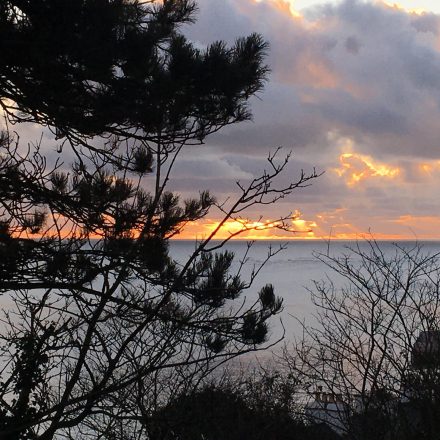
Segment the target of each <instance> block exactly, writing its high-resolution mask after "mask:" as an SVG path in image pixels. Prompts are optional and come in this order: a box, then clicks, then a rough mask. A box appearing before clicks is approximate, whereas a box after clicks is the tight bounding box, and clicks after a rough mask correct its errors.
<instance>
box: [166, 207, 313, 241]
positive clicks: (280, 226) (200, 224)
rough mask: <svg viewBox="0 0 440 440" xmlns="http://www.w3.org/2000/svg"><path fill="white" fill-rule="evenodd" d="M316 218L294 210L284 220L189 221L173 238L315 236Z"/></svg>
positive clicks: (274, 238) (289, 238) (266, 238)
mask: <svg viewBox="0 0 440 440" xmlns="http://www.w3.org/2000/svg"><path fill="white" fill-rule="evenodd" d="M316 227H317V224H316V222H315V221H311V220H305V219H303V218H301V213H300V212H299V211H295V212H294V214H293V215H292V216H291V218H289V219H286V220H271V219H268V220H259V221H250V220H247V219H235V220H228V221H226V222H221V221H219V220H216V219H206V220H203V221H197V222H190V223H188V224H187V225H186V227H185V228H184V230H183V231H182V232H181V233H180V234H179V236H176V237H174V238H178V239H185V240H186V239H193V238H197V239H203V238H207V237H209V236H211V235H212V234H213V233H215V234H214V235H213V237H212V238H213V239H218V240H224V239H229V238H232V239H242V240H291V239H295V238H300V239H304V238H316V236H315V233H314V228H316Z"/></svg>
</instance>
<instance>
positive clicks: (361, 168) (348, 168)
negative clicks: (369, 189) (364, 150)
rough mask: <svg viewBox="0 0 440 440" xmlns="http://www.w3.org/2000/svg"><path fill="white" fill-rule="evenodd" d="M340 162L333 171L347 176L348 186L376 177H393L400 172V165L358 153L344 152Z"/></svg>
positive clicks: (340, 175)
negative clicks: (392, 164) (389, 163)
mask: <svg viewBox="0 0 440 440" xmlns="http://www.w3.org/2000/svg"><path fill="white" fill-rule="evenodd" d="M339 162H340V167H339V168H334V169H333V171H334V172H335V173H336V174H337V175H338V176H339V177H343V178H345V182H346V183H347V185H348V186H353V185H355V184H357V183H359V182H360V181H361V180H365V179H369V178H374V177H385V178H389V179H393V178H395V177H396V176H398V175H399V173H400V169H399V168H398V167H393V166H389V165H387V164H384V163H379V162H376V161H374V160H373V159H372V158H371V157H370V156H365V155H362V154H357V153H343V154H341V156H340V157H339Z"/></svg>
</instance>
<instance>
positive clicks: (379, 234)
mask: <svg viewBox="0 0 440 440" xmlns="http://www.w3.org/2000/svg"><path fill="white" fill-rule="evenodd" d="M198 5H199V11H198V14H197V21H196V23H195V24H191V25H188V26H185V27H184V28H183V29H182V31H183V32H184V33H185V35H186V36H187V37H188V38H189V39H190V40H191V41H193V42H194V44H195V45H196V46H198V47H201V48H203V47H206V46H207V45H208V44H209V43H211V42H213V41H216V40H225V41H226V42H227V43H229V44H233V43H234V41H235V40H236V38H238V37H241V36H246V35H249V34H251V33H253V32H258V33H260V34H261V35H262V36H263V37H264V38H265V39H266V40H267V41H268V42H269V44H270V50H269V52H268V57H267V63H268V64H269V66H270V69H271V73H270V76H269V80H268V82H267V84H266V86H265V88H264V90H263V91H262V92H260V93H259V94H258V96H256V97H254V98H252V99H251V101H250V106H251V109H252V112H253V120H252V121H250V122H246V123H241V124H237V125H234V126H231V127H228V128H225V129H223V130H221V131H220V132H219V133H217V134H215V135H212V136H210V137H208V138H207V139H206V142H205V145H202V146H194V147H188V148H187V149H186V150H185V151H184V152H183V154H182V155H181V156H180V158H179V160H178V161H177V162H176V167H175V169H174V173H173V175H172V179H171V184H170V189H171V190H174V191H177V192H179V193H181V195H182V198H187V197H193V196H194V195H197V193H198V192H199V191H201V190H205V189H209V190H210V191H211V192H212V193H213V194H214V195H216V196H217V199H218V200H219V201H220V202H225V203H226V205H225V206H227V204H228V203H232V201H233V200H234V198H236V197H237V196H238V195H239V190H238V187H237V184H236V182H237V181H239V182H241V184H242V185H244V184H246V182H249V181H251V180H252V179H253V178H255V177H256V176H259V175H261V173H262V172H263V171H264V169H265V168H267V157H268V154H270V153H271V152H272V153H273V152H274V151H275V150H276V149H277V148H278V147H282V150H281V151H280V152H279V156H280V160H281V159H282V156H283V155H285V154H288V153H289V152H292V156H291V160H290V162H289V165H288V167H287V169H286V170H285V173H284V175H283V176H282V177H281V179H280V180H281V182H280V183H281V184H283V183H284V184H286V183H288V182H290V181H295V180H296V179H297V178H298V176H299V175H300V172H301V170H304V172H305V173H310V172H312V171H313V169H316V171H317V172H318V173H323V174H322V175H321V176H320V177H319V178H317V179H315V180H314V181H313V182H312V185H311V186H308V187H306V188H301V189H298V190H296V191H295V192H294V193H293V194H292V195H291V196H289V197H286V198H284V199H282V200H279V201H278V202H277V203H276V204H273V205H266V206H253V207H251V208H250V209H249V210H248V211H247V212H246V213H244V214H243V217H242V219H241V221H240V222H234V221H231V222H228V223H227V224H226V226H225V227H224V228H223V229H222V230H221V234H220V236H219V237H227V236H229V234H230V233H234V232H236V231H237V230H239V229H240V228H242V223H243V222H244V223H247V224H248V225H249V226H250V227H253V228H254V229H255V230H254V231H253V232H250V233H247V234H244V235H242V236H241V238H245V239H253V238H262V239H273V238H278V239H283V240H285V239H298V238H299V239H304V238H307V239H319V238H323V239H327V238H328V237H331V238H339V239H357V238H361V237H363V236H365V235H367V236H368V235H369V234H372V235H373V236H374V237H375V238H377V239H390V240H397V239H419V240H432V239H434V240H439V239H440V194H439V193H440V191H439V190H440V1H438V0H435V1H434V0H400V3H395V2H392V1H388V2H384V1H380V0H377V1H376V0H340V1H330V2H323V1H322V0H295V1H293V0H198ZM26 130H27V133H26V136H25V138H27V139H32V138H33V139H38V138H39V137H40V135H41V133H40V130H41V129H40V127H38V126H35V127H33V128H32V129H29V128H27V129H26ZM48 145H49V144H48ZM50 146H52V143H50ZM280 217H287V218H288V221H287V222H288V226H289V228H290V229H291V230H290V231H283V230H280V229H277V228H275V229H270V228H269V229H267V226H268V225H275V226H276V225H277V222H276V220H277V219H278V218H280ZM220 218H221V213H220V212H219V211H218V210H217V211H216V210H215V209H213V210H212V211H210V213H209V215H208V216H207V218H206V219H205V220H204V221H200V222H197V223H192V224H190V225H188V226H187V228H186V229H185V231H184V232H183V233H182V234H180V236H179V238H184V239H187V238H194V237H197V238H202V237H203V236H206V235H207V234H209V233H210V232H211V231H212V230H213V229H214V228H215V227H216V226H217V225H218V222H219V219H220ZM219 237H218V238H219Z"/></svg>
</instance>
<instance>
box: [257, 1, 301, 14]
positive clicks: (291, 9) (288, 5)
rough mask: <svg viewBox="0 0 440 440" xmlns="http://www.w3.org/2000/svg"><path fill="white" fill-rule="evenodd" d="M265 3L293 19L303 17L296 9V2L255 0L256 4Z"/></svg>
mask: <svg viewBox="0 0 440 440" xmlns="http://www.w3.org/2000/svg"><path fill="white" fill-rule="evenodd" d="M263 1H265V2H268V3H270V4H271V5H272V6H273V7H274V8H275V9H278V10H279V11H281V12H282V13H283V14H285V15H290V16H292V17H293V18H302V15H301V14H300V13H299V12H298V11H297V10H296V9H295V6H294V3H295V1H294V0H254V2H255V3H261V2H263Z"/></svg>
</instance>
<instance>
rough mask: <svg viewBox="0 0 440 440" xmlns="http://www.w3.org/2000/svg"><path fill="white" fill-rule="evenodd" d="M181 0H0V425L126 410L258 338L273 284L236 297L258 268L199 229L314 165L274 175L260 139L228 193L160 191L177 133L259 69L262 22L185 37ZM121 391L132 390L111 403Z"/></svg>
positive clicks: (258, 83) (3, 428) (213, 113)
mask: <svg viewBox="0 0 440 440" xmlns="http://www.w3.org/2000/svg"><path fill="white" fill-rule="evenodd" d="M194 10H195V5H194V3H193V2H191V1H186V0H164V1H163V2H160V3H159V2H152V1H144V2H137V1H128V0H126V1H125V0H118V1H116V0H115V1H110V0H76V1H62V2H60V1H55V0H32V1H31V0H27V1H26V0H17V1H4V2H2V3H1V5H0V45H1V49H2V53H3V56H2V61H1V62H0V97H1V100H0V102H1V105H2V108H3V110H4V112H5V115H6V121H7V122H6V129H5V131H4V132H3V133H2V135H1V137H0V148H1V150H0V206H1V208H0V291H1V292H2V293H3V299H4V301H6V302H7V304H8V305H7V307H5V310H7V311H5V314H4V317H3V319H2V330H1V340H2V343H1V347H0V353H1V357H2V361H1V363H0V365H1V382H0V438H7V439H12V438H14V439H15V438H17V439H40V440H49V439H52V438H54V437H59V436H61V435H63V436H67V437H71V438H72V437H75V436H77V438H78V435H79V436H80V437H81V438H83V437H86V436H88V437H91V438H93V435H94V433H93V432H91V431H90V430H88V426H90V425H89V424H88V421H89V420H90V419H91V418H92V419H93V420H96V419H101V420H105V419H106V418H107V417H110V418H112V419H113V420H118V421H121V420H124V418H125V417H130V418H132V419H136V417H138V416H139V415H138V413H139V412H140V411H142V410H143V409H144V408H146V407H147V408H148V405H147V406H145V405H144V403H145V399H147V398H150V397H151V399H152V400H153V401H154V400H155V399H157V396H156V395H155V389H156V388H155V387H157V386H158V384H159V383H160V382H159V378H160V377H166V376H167V375H168V374H170V372H179V374H181V375H182V376H183V377H187V376H186V375H187V374H188V375H189V376H188V377H191V375H192V374H193V372H194V371H195V370H196V371H210V370H211V369H212V368H214V367H215V366H216V365H218V364H219V363H221V362H223V361H225V360H227V359H230V358H231V357H233V356H236V355H238V354H240V353H243V352H246V351H249V350H255V349H257V348H258V347H259V346H261V344H263V343H264V342H265V341H267V324H266V321H267V320H268V319H269V318H270V317H271V316H273V315H275V314H277V313H278V312H279V311H280V309H281V306H282V303H281V300H280V299H279V298H277V297H276V296H275V293H274V290H273V287H272V286H270V285H268V286H264V287H262V289H261V290H260V293H259V297H258V298H257V299H256V300H255V302H254V303H249V302H248V303H243V301H239V302H237V301H234V300H237V299H238V298H239V297H240V295H241V294H242V292H243V291H244V290H245V289H246V288H248V287H249V286H250V285H251V283H252V282H253V280H254V278H255V276H256V274H257V273H258V270H259V268H258V267H257V268H255V270H254V271H253V273H252V275H251V276H250V278H249V279H247V280H243V279H242V278H241V276H240V271H241V268H242V265H238V269H237V270H235V271H233V270H231V268H232V263H233V255H232V254H231V253H230V252H227V251H223V252H216V251H220V250H221V247H222V246H223V244H224V243H225V242H226V241H227V240H224V241H221V242H213V241H212V240H213V239H214V238H215V237H216V234H217V233H218V231H219V230H220V228H221V227H222V225H224V224H225V222H227V221H228V220H229V219H236V220H238V221H240V222H242V224H243V229H242V231H244V230H247V229H249V228H251V227H252V226H247V223H246V221H245V219H244V217H243V212H244V210H245V209H246V208H248V207H250V206H252V205H255V204H268V203H273V202H274V201H276V200H278V199H280V198H283V197H285V196H287V195H288V194H290V193H291V192H292V191H293V190H294V189H296V188H299V187H302V186H304V185H307V184H308V181H309V180H310V179H312V178H313V177H315V176H316V174H315V173H314V172H313V173H312V174H311V175H305V174H304V173H301V174H300V175H299V176H298V179H297V180H296V181H294V182H292V183H289V184H287V185H281V186H280V185H277V184H276V178H277V177H278V176H279V175H280V173H282V171H283V170H284V168H285V167H286V164H287V161H288V158H286V159H285V160H281V161H279V160H278V159H277V157H276V155H271V156H269V157H268V166H267V169H266V170H264V171H263V172H262V174H261V176H258V177H255V178H254V179H253V180H251V181H250V182H248V184H244V183H239V191H240V193H239V194H238V196H237V198H236V199H235V200H231V201H230V202H229V203H226V204H225V203H218V202H217V201H216V199H215V197H213V196H212V195H211V194H210V193H209V192H208V191H203V190H202V191H200V193H199V194H198V195H197V196H196V197H194V198H192V199H187V200H181V197H180V196H179V194H175V193H172V192H170V191H168V189H167V188H168V183H169V181H170V179H171V178H172V170H173V166H174V164H175V163H176V160H178V157H179V154H180V153H181V152H182V151H184V149H185V148H186V147H187V146H188V145H191V144H198V143H201V142H202V141H203V139H204V138H205V137H206V136H207V135H208V134H209V133H212V132H214V131H216V130H218V129H220V128H222V127H224V126H226V125H228V124H232V123H236V122H239V121H242V120H246V119H248V118H249V117H250V113H249V111H248V108H247V101H248V99H249V97H250V96H252V95H253V94H255V93H256V92H258V91H259V90H260V89H261V88H262V85H263V83H264V80H265V75H266V72H267V68H266V66H265V65H264V64H263V58H264V54H265V51H266V43H265V42H264V41H263V40H262V38H261V37H260V36H258V35H252V36H250V37H247V38H243V39H240V40H238V41H237V42H236V44H235V45H234V46H232V47H230V48H229V47H227V46H226V45H225V44H224V43H222V42H218V43H214V44H213V45H211V46H209V47H207V48H206V49H205V50H199V49H196V48H194V46H193V45H192V44H191V43H190V42H188V41H186V40H185V38H184V36H183V35H182V34H181V33H179V26H180V25H181V24H183V23H188V22H191V21H192V20H193V13H194ZM23 122H33V123H37V124H40V125H41V126H45V127H48V128H49V129H50V130H52V131H53V132H54V133H55V134H56V136H57V140H58V148H57V152H58V153H57V158H56V160H55V161H53V160H49V159H48V158H47V157H46V155H45V151H47V146H46V145H43V144H42V142H41V141H40V142H37V143H36V144H34V145H33V144H30V145H28V146H24V145H21V143H20V137H19V135H18V134H17V133H15V132H12V127H11V124H17V123H23ZM72 153H73V157H74V161H73V163H72V164H70V163H68V161H70V160H71V158H72ZM212 208H218V210H219V212H220V213H221V214H222V219H221V221H220V222H219V225H218V227H217V228H215V229H214V230H213V231H212V233H211V234H210V235H208V236H207V237H206V238H204V239H203V240H201V241H200V242H198V243H196V244H195V247H194V252H193V253H192V254H191V255H190V256H189V257H188V259H187V260H186V261H185V262H184V263H182V262H180V263H178V262H176V261H174V260H173V259H172V258H171V257H170V255H169V252H168V241H169V239H170V238H172V237H174V236H175V235H176V234H178V233H179V232H180V231H181V230H182V229H183V228H184V227H185V225H186V224H187V223H188V222H191V221H196V220H199V219H202V218H203V217H204V216H206V214H207V213H208V211H209V210H210V209H212ZM277 224H278V226H279V227H282V228H283V227H286V228H287V227H288V225H287V224H284V223H283V219H280V221H279V222H278V223H277ZM239 232H241V231H239ZM239 232H237V233H234V234H231V238H232V237H233V236H234V235H237V234H238V233H239ZM276 252H277V250H269V255H268V258H270V256H271V255H273V254H274V253H276ZM143 391H145V393H143V394H142V392H143ZM127 393H131V394H133V393H134V394H136V393H137V395H141V394H142V396H143V399H144V401H143V402H142V405H137V406H132V407H124V405H123V404H121V401H119V403H120V404H119V405H118V406H116V405H115V404H114V403H115V401H117V400H118V399H121V398H122V397H123V396H124V394H125V395H126V394H127ZM116 411H117V414H116ZM78 433H80V434H78ZM138 434H139V435H142V433H138ZM96 435H97V434H96Z"/></svg>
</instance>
